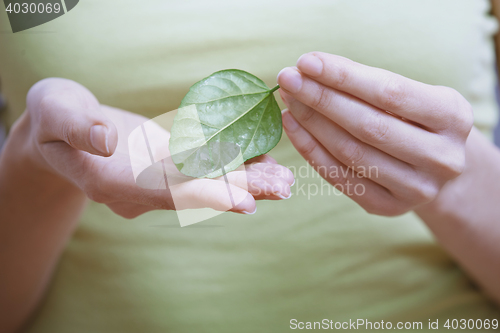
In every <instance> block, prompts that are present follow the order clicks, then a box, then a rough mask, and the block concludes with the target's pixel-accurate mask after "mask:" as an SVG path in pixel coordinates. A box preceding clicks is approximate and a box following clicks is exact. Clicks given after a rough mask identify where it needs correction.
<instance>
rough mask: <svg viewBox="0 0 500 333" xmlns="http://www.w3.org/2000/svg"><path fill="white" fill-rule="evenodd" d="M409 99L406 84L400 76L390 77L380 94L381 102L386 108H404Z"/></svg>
mask: <svg viewBox="0 0 500 333" xmlns="http://www.w3.org/2000/svg"><path fill="white" fill-rule="evenodd" d="M406 99H407V92H406V86H405V84H404V83H403V81H402V80H401V79H400V78H398V77H393V78H388V79H387V81H386V83H385V85H384V87H383V89H382V92H381V94H380V96H379V104H380V106H381V107H382V109H384V110H389V111H390V110H395V111H396V110H402V109H403V108H404V107H405V104H406Z"/></svg>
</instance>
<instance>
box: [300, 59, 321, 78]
mask: <svg viewBox="0 0 500 333" xmlns="http://www.w3.org/2000/svg"><path fill="white" fill-rule="evenodd" d="M297 67H298V68H299V69H300V71H301V72H303V73H304V74H307V75H311V76H320V75H321V73H322V72H323V62H322V61H321V59H320V58H318V57H316V56H315V55H312V54H304V55H302V56H301V57H300V58H299V60H297Z"/></svg>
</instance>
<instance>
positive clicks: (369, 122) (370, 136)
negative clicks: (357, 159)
mask: <svg viewBox="0 0 500 333" xmlns="http://www.w3.org/2000/svg"><path fill="white" fill-rule="evenodd" d="M359 131H360V133H359V134H360V139H361V140H362V141H364V142H367V143H375V144H377V143H378V144H380V143H384V142H385V139H386V136H387V134H388V131H389V126H388V124H387V122H386V121H385V119H384V117H383V115H382V113H381V112H378V111H375V112H372V114H371V115H370V116H366V118H365V121H364V123H363V124H362V126H361V127H360V129H359Z"/></svg>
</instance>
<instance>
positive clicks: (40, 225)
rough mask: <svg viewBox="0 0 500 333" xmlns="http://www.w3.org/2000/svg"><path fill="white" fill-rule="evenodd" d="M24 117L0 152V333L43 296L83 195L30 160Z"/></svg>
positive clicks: (23, 318)
mask: <svg viewBox="0 0 500 333" xmlns="http://www.w3.org/2000/svg"><path fill="white" fill-rule="evenodd" d="M28 123H29V122H28V121H26V119H24V120H22V121H21V122H19V123H18V124H17V125H16V127H15V128H14V129H13V130H12V132H11V135H10V136H9V138H8V140H7V142H6V144H5V147H4V150H3V152H2V154H1V156H0V267H2V269H1V274H0V332H2V333H3V332H13V331H15V330H16V329H18V328H19V327H20V326H21V325H22V324H23V323H24V322H25V321H26V319H27V318H28V316H29V314H30V313H31V311H32V310H33V309H34V308H35V306H36V304H37V302H38V301H39V299H40V298H41V296H42V295H43V292H44V290H45V287H46V286H47V284H48V282H49V279H50V276H51V274H52V271H53V269H54V267H55V265H56V263H57V259H58V258H59V256H60V254H61V252H62V250H63V248H64V245H65V243H66V242H67V240H68V239H69V237H70V235H71V233H72V231H73V229H74V227H75V225H76V223H77V221H78V218H79V216H80V214H81V212H82V210H83V208H84V206H85V203H86V197H85V195H84V194H83V193H82V192H81V191H80V190H79V189H77V188H76V187H75V186H73V185H72V184H70V183H69V182H67V181H66V180H65V179H63V178H62V177H60V176H58V175H57V174H54V173H51V172H49V171H47V170H44V169H43V168H40V167H39V166H37V165H35V164H34V163H33V158H32V157H33V156H29V155H30V154H31V155H32V154H34V152H29V151H28V148H27V145H26V140H25V139H24V138H25V137H26V135H28V131H27V130H28V129H27V128H26V127H27V126H29V124H28Z"/></svg>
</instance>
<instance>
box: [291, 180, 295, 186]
mask: <svg viewBox="0 0 500 333" xmlns="http://www.w3.org/2000/svg"><path fill="white" fill-rule="evenodd" d="M293 185H295V178H294V179H293V183H292V185H290V187H291V186H293Z"/></svg>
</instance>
